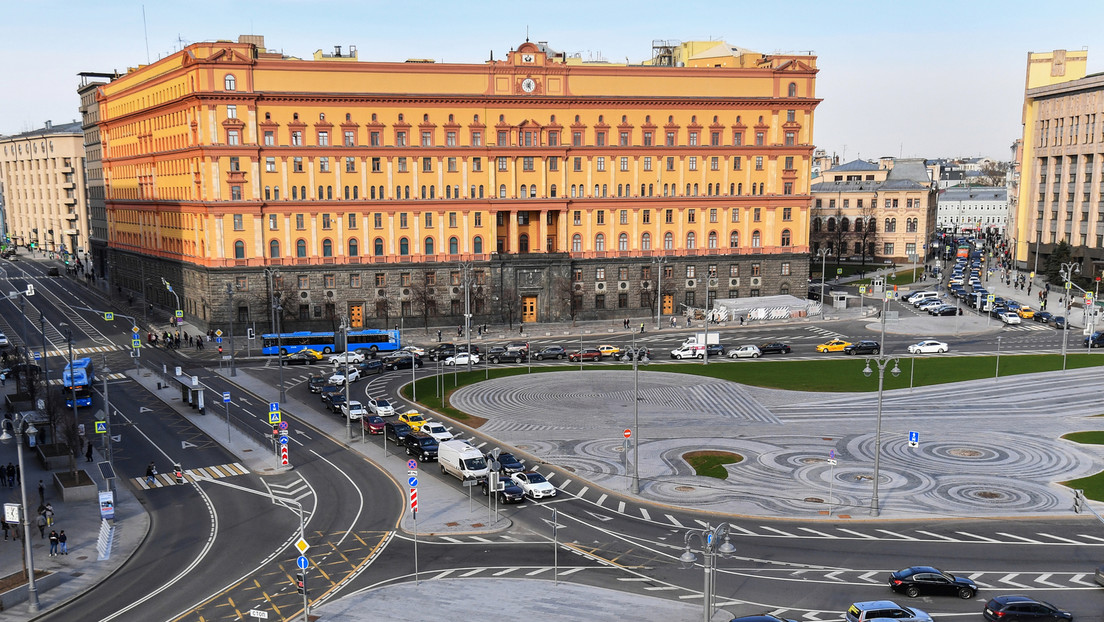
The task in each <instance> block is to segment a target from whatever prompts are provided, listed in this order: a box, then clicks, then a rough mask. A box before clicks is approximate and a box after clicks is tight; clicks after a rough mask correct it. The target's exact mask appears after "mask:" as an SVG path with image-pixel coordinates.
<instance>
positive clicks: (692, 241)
mask: <svg viewBox="0 0 1104 622" xmlns="http://www.w3.org/2000/svg"><path fill="white" fill-rule="evenodd" d="M696 244H697V236H696V235H694V232H693V231H691V232H690V233H687V234H686V248H687V249H690V250H693V249H694V248H696Z"/></svg>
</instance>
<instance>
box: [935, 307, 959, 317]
mask: <svg viewBox="0 0 1104 622" xmlns="http://www.w3.org/2000/svg"><path fill="white" fill-rule="evenodd" d="M931 314H932V315H939V316H948V315H962V311H961V310H960V309H959V308H958V307H956V306H954V305H943V306H942V307H939V308H938V309H935V310H933V311H931Z"/></svg>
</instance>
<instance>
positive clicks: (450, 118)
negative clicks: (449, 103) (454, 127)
mask: <svg viewBox="0 0 1104 622" xmlns="http://www.w3.org/2000/svg"><path fill="white" fill-rule="evenodd" d="M449 123H452V114H449Z"/></svg>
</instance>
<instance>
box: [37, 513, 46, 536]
mask: <svg viewBox="0 0 1104 622" xmlns="http://www.w3.org/2000/svg"><path fill="white" fill-rule="evenodd" d="M37 524H38V533H39V534H41V535H42V539H43V540H45V539H46V515H45V514H39V515H38V519H37Z"/></svg>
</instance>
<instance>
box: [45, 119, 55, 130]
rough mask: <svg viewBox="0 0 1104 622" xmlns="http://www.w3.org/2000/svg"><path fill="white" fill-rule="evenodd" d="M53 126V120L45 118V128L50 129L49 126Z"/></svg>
mask: <svg viewBox="0 0 1104 622" xmlns="http://www.w3.org/2000/svg"><path fill="white" fill-rule="evenodd" d="M53 126H54V122H53V121H50V120H47V121H46V129H50V128H51V127H53Z"/></svg>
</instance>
